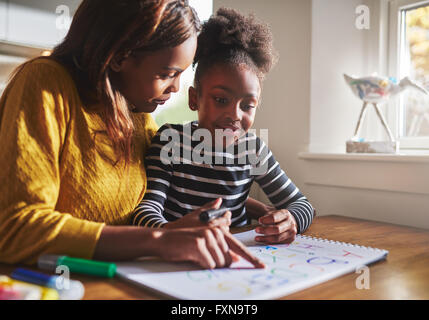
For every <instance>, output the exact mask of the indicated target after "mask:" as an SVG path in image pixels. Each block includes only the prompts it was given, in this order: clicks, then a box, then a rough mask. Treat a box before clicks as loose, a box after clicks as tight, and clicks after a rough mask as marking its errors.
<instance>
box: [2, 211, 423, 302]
mask: <svg viewBox="0 0 429 320" xmlns="http://www.w3.org/2000/svg"><path fill="white" fill-rule="evenodd" d="M240 231H243V230H242V229H241V230H240ZM305 234H306V235H309V236H313V237H320V238H327V239H331V240H337V241H344V242H351V243H356V244H360V245H363V246H370V247H376V248H380V249H386V250H389V255H388V257H387V260H385V261H379V262H377V263H375V264H373V265H371V266H369V271H370V289H368V290H366V289H357V288H356V279H357V278H358V277H359V276H360V274H358V273H350V274H347V275H344V276H342V277H339V278H336V279H333V280H330V281H328V282H325V283H322V284H320V285H317V286H314V287H311V288H308V289H305V290H303V291H300V292H297V293H294V294H291V295H288V296H285V297H283V299H429V231H428V230H424V229H417V228H410V227H404V226H398V225H393V224H387V223H380V222H373V221H367V220H360V219H353V218H347V217H342V216H321V217H316V218H315V219H314V221H313V224H312V226H311V227H310V228H309V229H308V230H307V231H306V232H305ZM16 267H17V266H10V265H5V264H0V274H6V275H10V273H11V272H12V270H14V269H15V268H16ZM35 270H37V269H35ZM73 279H76V280H80V281H82V282H83V284H84V285H85V297H84V299H87V300H92V299H94V300H104V299H113V300H117V299H118V300H123V299H163V297H162V296H158V295H156V294H155V293H152V292H149V291H145V290H143V289H141V288H138V287H135V286H133V285H131V284H128V283H125V282H122V281H121V280H118V279H110V280H106V279H99V278H95V277H90V276H81V275H73Z"/></svg>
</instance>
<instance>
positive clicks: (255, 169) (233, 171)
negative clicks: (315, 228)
mask: <svg viewBox="0 0 429 320" xmlns="http://www.w3.org/2000/svg"><path fill="white" fill-rule="evenodd" d="M197 129H198V123H197V122H191V123H188V124H185V125H173V124H167V125H164V126H162V127H161V128H160V129H159V130H158V132H157V134H156V135H155V136H154V138H153V140H152V144H151V147H150V148H149V151H148V153H147V156H146V159H145V166H146V173H147V180H148V185H147V190H146V193H145V195H144V198H143V200H142V201H141V202H140V204H139V205H138V206H137V207H136V209H135V210H134V211H133V213H132V216H131V218H132V223H133V224H134V225H139V226H146V227H162V226H163V225H164V224H165V223H168V222H169V221H174V220H176V219H179V218H181V217H183V216H184V215H186V214H187V213H189V212H191V211H193V210H195V209H197V208H199V207H201V206H202V205H204V204H206V203H207V202H209V201H212V200H215V199H216V198H222V199H223V201H222V206H223V207H226V208H228V209H229V210H230V211H231V213H232V223H231V225H232V226H235V227H237V226H243V225H245V224H246V223H247V222H248V220H249V219H248V217H247V215H246V208H245V203H246V200H247V198H248V196H249V191H250V187H251V185H252V183H253V182H254V181H256V182H257V183H258V184H259V186H260V187H261V188H262V190H263V191H264V192H265V194H266V195H267V196H268V198H269V199H270V201H271V203H272V205H273V206H274V207H275V208H276V209H287V210H288V211H289V212H290V213H291V214H292V215H293V216H294V218H295V220H296V222H297V229H298V233H302V232H304V231H305V230H306V229H307V228H308V227H309V226H310V224H311V222H312V220H313V215H314V209H313V207H312V205H311V204H310V202H309V201H308V200H307V198H306V197H305V196H304V195H303V194H302V193H301V192H300V191H299V189H298V188H297V187H296V186H295V185H294V183H293V182H292V181H291V180H290V179H289V178H288V177H287V176H286V174H285V172H284V171H283V170H282V169H281V168H280V165H279V163H278V162H277V161H276V160H275V158H274V156H273V154H272V152H271V151H270V150H269V148H268V147H267V146H266V144H265V143H264V142H263V140H262V139H260V138H258V137H257V136H256V135H254V134H252V133H249V132H248V133H247V134H246V135H244V136H243V137H241V138H240V139H238V141H237V142H236V143H234V144H233V145H232V146H231V147H230V148H228V149H227V150H219V151H217V150H215V148H213V147H211V141H210V140H209V139H206V140H203V142H201V139H199V138H197V135H196V132H197V131H198V130H197Z"/></svg>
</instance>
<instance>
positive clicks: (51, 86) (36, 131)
mask: <svg viewBox="0 0 429 320" xmlns="http://www.w3.org/2000/svg"><path fill="white" fill-rule="evenodd" d="M198 30H199V21H198V18H197V15H196V14H195V11H194V10H193V9H192V8H191V7H189V5H188V4H187V2H186V1H184V0H181V1H167V0H164V1H163V0H159V1H147V0H140V1H136V0H135V1H131V0H109V1H106V0H84V1H83V2H82V4H81V6H80V7H79V9H78V10H77V12H76V15H75V17H74V20H73V23H72V25H71V27H70V30H69V33H68V34H67V36H66V38H65V40H64V41H63V42H62V43H61V44H60V45H58V46H57V47H56V48H55V49H54V51H53V53H52V56H51V57H49V58H37V59H34V60H32V61H29V62H27V63H25V64H24V65H22V66H20V67H19V68H18V70H17V71H16V72H15V74H14V76H13V77H12V79H11V81H10V83H9V85H8V87H7V88H6V89H5V91H4V94H3V96H2V98H1V100H0V145H1V146H2V149H3V153H2V154H0V165H1V166H2V168H5V170H2V171H0V181H1V182H2V183H1V185H0V262H6V263H18V262H21V263H27V264H31V263H34V262H36V261H37V258H38V256H39V255H40V254H42V253H61V254H66V255H71V256H77V257H82V258H94V259H100V260H120V259H132V258H136V257H139V256H144V255H146V256H147V255H150V256H160V257H162V258H164V259H167V260H171V261H193V262H195V263H197V264H199V265H200V266H202V267H204V268H214V267H216V266H217V267H222V266H225V265H229V264H230V263H231V261H232V259H233V257H234V255H235V253H236V254H239V255H242V256H243V257H245V258H246V259H248V260H249V261H251V262H252V263H253V264H254V265H255V266H262V264H261V263H260V262H259V261H258V260H257V259H256V258H254V257H253V256H252V255H251V254H250V253H249V252H248V251H247V250H246V249H245V247H244V246H243V245H242V244H240V243H239V242H237V241H235V240H234V239H233V238H232V236H231V235H230V234H229V233H228V231H226V229H225V228H223V227H215V226H212V227H207V228H195V229H177V230H151V229H146V228H136V227H131V226H120V225H124V224H127V223H128V221H127V220H128V217H129V215H130V213H131V211H132V210H133V208H134V207H135V205H136V204H137V203H138V202H139V201H140V200H141V198H142V196H143V194H144V192H145V189H146V175H145V168H144V163H143V156H144V154H145V151H146V149H147V147H148V145H149V143H150V139H151V137H152V136H153V135H154V133H155V132H156V130H157V127H156V125H155V123H154V121H153V120H152V118H151V116H150V115H149V113H150V112H152V111H154V110H155V109H156V108H157V106H158V105H162V104H163V103H164V102H165V101H167V100H168V99H169V98H170V95H171V94H172V93H174V92H177V91H178V89H179V78H180V75H181V73H182V72H183V71H184V70H185V69H186V68H187V67H188V66H189V65H190V64H191V62H192V59H193V57H194V54H195V50H196V44H197V40H196V39H197V38H196V36H197V32H198ZM216 206H217V204H216V203H215V202H212V203H209V204H207V205H206V206H205V207H203V208H201V209H199V210H205V209H208V208H215V207H216ZM228 223H229V217H228V216H226V217H225V218H221V219H219V220H218V221H217V225H218V226H225V225H228ZM171 243H175V244H176V245H175V246H172V245H171ZM177 248H180V250H177Z"/></svg>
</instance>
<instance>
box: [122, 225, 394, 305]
mask: <svg viewBox="0 0 429 320" xmlns="http://www.w3.org/2000/svg"><path fill="white" fill-rule="evenodd" d="M255 235H256V233H255V232H254V231H253V230H252V231H247V232H243V233H239V234H235V235H234V236H235V237H236V238H237V239H239V240H240V241H242V242H243V243H244V244H246V245H247V247H248V248H249V250H250V251H251V252H252V253H253V254H254V255H256V256H258V257H259V258H260V259H261V260H262V261H263V262H264V263H265V264H266V265H267V267H266V268H265V269H249V268H248V267H250V266H251V265H250V263H248V262H247V261H245V260H240V261H238V262H235V263H234V264H232V265H231V267H230V268H223V269H215V270H201V269H198V268H197V267H195V266H194V265H192V264H188V263H166V262H162V261H159V260H153V259H143V260H137V261H133V262H118V263H117V275H118V276H119V277H121V278H122V279H124V280H127V281H131V282H132V283H134V284H137V285H139V286H142V287H144V288H149V289H151V290H154V291H156V292H158V293H161V294H163V295H165V296H166V297H168V298H177V299H190V300H197V299H198V300H216V299H219V300H228V299H233V300H244V299H276V298H280V297H283V296H286V295H288V294H291V293H294V292H297V291H299V290H303V289H305V288H308V287H311V286H314V285H317V284H319V283H322V282H325V281H328V280H331V279H334V278H337V277H339V276H341V275H344V274H347V273H352V272H356V271H358V270H359V269H360V268H362V267H363V266H366V265H368V264H371V263H374V262H376V261H379V260H382V259H385V258H386V257H387V254H388V251H386V250H381V249H376V248H371V247H363V246H359V245H354V244H350V243H344V242H337V241H331V240H326V239H319V238H313V237H308V236H302V235H298V236H297V237H296V239H295V241H294V242H293V243H291V244H288V245H287V244H281V245H261V244H260V243H256V242H255V241H254V237H255ZM356 277H358V274H357V275H356Z"/></svg>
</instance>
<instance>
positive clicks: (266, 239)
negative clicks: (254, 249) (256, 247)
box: [255, 231, 296, 244]
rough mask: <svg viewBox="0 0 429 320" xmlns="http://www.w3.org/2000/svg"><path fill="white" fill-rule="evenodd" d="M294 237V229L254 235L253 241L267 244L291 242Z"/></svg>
mask: <svg viewBox="0 0 429 320" xmlns="http://www.w3.org/2000/svg"><path fill="white" fill-rule="evenodd" d="M295 238H296V232H294V231H287V232H283V233H282V234H278V235H269V236H256V237H255V241H257V242H263V243H267V244H274V243H286V244H289V243H292V242H293V241H295Z"/></svg>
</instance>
